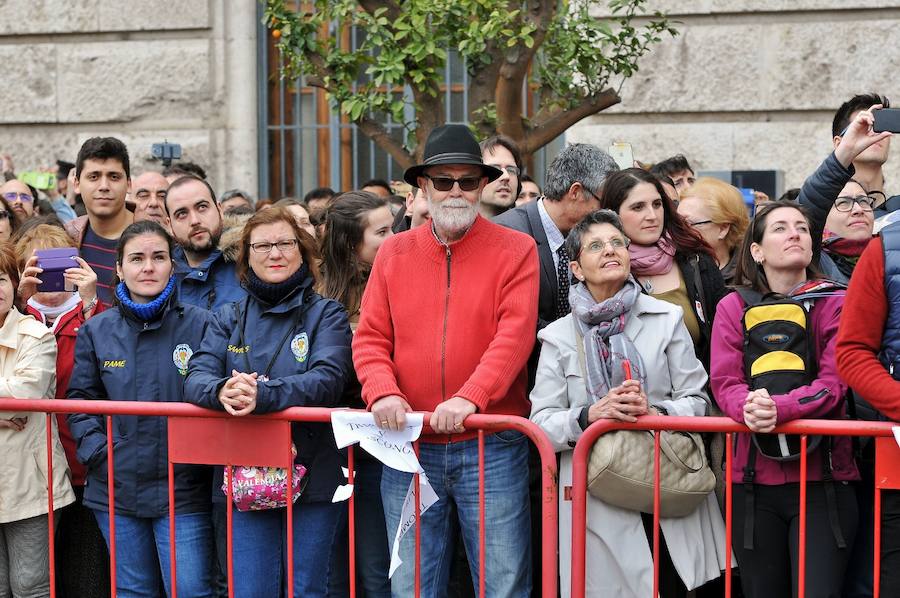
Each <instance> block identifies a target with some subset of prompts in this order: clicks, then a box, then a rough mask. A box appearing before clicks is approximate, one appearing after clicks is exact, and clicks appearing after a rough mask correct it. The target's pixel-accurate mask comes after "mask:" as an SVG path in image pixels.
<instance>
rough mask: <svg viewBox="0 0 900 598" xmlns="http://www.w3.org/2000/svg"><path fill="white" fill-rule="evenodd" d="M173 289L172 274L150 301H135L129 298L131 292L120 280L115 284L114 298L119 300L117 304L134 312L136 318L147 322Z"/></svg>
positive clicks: (160, 307)
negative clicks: (161, 290)
mask: <svg viewBox="0 0 900 598" xmlns="http://www.w3.org/2000/svg"><path fill="white" fill-rule="evenodd" d="M173 290H175V275H174V274H173V275H172V276H171V278H169V283H168V284H167V285H166V288H164V289H163V292H162V293H160V294H159V295H158V296H157V297H156V299H154V300H153V301H151V302H150V303H135V302H134V301H132V300H131V293H130V292H129V291H128V287H126V286H125V283H124V282H120V283H119V284H118V285H116V299H118V300H119V304H120V305H121V306H122V307H124V308H125V309H127V310H128V311H129V312H131V313H132V314H134V316H135V317H136V318H137V319H138V320H140V321H142V322H149V321H150V320H152V319H153V318H155V317H156V316H158V315H159V313H160V312H161V311H162V308H163V306H164V305H165V304H166V301H168V300H169V297H170V296H171V295H172V291H173Z"/></svg>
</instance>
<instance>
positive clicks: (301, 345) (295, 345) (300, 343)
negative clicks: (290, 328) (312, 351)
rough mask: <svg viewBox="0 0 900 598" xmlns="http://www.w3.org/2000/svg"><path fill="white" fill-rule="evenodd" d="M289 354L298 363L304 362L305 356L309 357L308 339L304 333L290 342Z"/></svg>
mask: <svg viewBox="0 0 900 598" xmlns="http://www.w3.org/2000/svg"><path fill="white" fill-rule="evenodd" d="M291 353H293V354H294V357H295V358H296V359H297V361H299V362H300V363H303V362H304V361H306V356H307V355H309V337H308V336H306V333H305V332H301V333H300V334H298V335H297V336H295V337H294V339H293V340H292V341H291Z"/></svg>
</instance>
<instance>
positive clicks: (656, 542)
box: [653, 430, 660, 596]
mask: <svg viewBox="0 0 900 598" xmlns="http://www.w3.org/2000/svg"><path fill="white" fill-rule="evenodd" d="M659 465H660V463H659V430H656V431H654V432H653V595H654V596H659Z"/></svg>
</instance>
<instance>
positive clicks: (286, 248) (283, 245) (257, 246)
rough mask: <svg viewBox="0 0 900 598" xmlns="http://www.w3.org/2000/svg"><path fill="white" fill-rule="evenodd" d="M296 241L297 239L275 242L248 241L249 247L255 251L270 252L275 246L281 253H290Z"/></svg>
mask: <svg viewBox="0 0 900 598" xmlns="http://www.w3.org/2000/svg"><path fill="white" fill-rule="evenodd" d="M298 243H299V241H298V240H297V239H287V240H285V241H278V242H277V243H250V249H252V250H253V251H255V252H256V253H270V252H271V251H272V248H275V247H277V248H278V251H280V252H281V253H291V252H292V251H294V250H295V249H297V244H298Z"/></svg>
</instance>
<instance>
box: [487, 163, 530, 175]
mask: <svg viewBox="0 0 900 598" xmlns="http://www.w3.org/2000/svg"><path fill="white" fill-rule="evenodd" d="M488 166H493V167H494V168H499V169H500V170H505V171H506V173H507V174H509V176H519V175H520V174H522V171H521V170H520V169H519V167H518V166H500V165H499V164H488Z"/></svg>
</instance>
